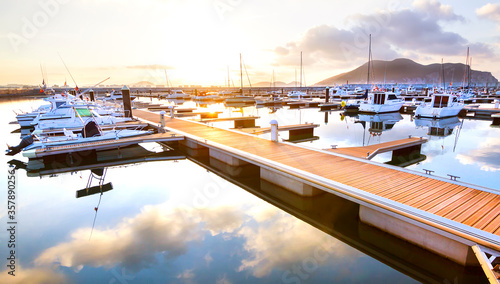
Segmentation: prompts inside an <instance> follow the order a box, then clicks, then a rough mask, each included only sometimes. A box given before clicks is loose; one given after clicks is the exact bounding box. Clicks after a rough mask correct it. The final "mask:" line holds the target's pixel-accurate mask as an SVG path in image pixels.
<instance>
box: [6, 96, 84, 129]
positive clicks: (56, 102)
mask: <svg viewBox="0 0 500 284" xmlns="http://www.w3.org/2000/svg"><path fill="white" fill-rule="evenodd" d="M74 99H75V96H73V95H71V94H69V93H63V94H56V95H53V96H50V97H47V98H44V99H43V100H44V101H47V102H49V104H44V105H41V106H40V107H38V108H37V109H36V110H34V111H32V112H28V113H21V114H18V115H16V119H17V122H18V123H19V125H20V126H21V127H31V123H32V122H33V120H34V119H35V118H36V117H38V116H39V115H40V114H45V113H48V112H50V111H53V110H55V109H57V108H59V107H60V106H61V105H64V104H66V103H67V102H68V101H71V100H74Z"/></svg>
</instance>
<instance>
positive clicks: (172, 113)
mask: <svg viewBox="0 0 500 284" xmlns="http://www.w3.org/2000/svg"><path fill="white" fill-rule="evenodd" d="M168 109H169V110H170V117H171V118H174V107H173V106H168Z"/></svg>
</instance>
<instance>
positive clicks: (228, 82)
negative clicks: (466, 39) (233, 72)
mask: <svg viewBox="0 0 500 284" xmlns="http://www.w3.org/2000/svg"><path fill="white" fill-rule="evenodd" d="M227 88H228V89H230V88H231V82H230V81H229V65H228V66H227Z"/></svg>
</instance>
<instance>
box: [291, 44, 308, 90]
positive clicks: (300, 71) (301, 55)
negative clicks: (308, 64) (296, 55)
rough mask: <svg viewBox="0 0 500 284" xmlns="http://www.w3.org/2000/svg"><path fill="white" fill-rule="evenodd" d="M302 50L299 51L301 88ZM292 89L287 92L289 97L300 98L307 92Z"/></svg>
mask: <svg viewBox="0 0 500 284" xmlns="http://www.w3.org/2000/svg"><path fill="white" fill-rule="evenodd" d="M302 77H303V76H302V51H301V52H300V89H302ZM300 89H299V90H298V91H297V90H294V91H290V92H288V97H289V98H291V99H302V98H305V97H306V96H307V93H305V92H303V91H301V90H300Z"/></svg>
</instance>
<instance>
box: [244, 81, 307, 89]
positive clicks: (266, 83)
mask: <svg viewBox="0 0 500 284" xmlns="http://www.w3.org/2000/svg"><path fill="white" fill-rule="evenodd" d="M271 84H272V83H271V82H259V83H256V84H252V87H257V88H262V87H270V86H271ZM274 85H275V86H276V87H295V86H296V85H297V86H298V85H299V82H295V81H292V82H290V83H285V82H281V81H276V82H275V84H274Z"/></svg>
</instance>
